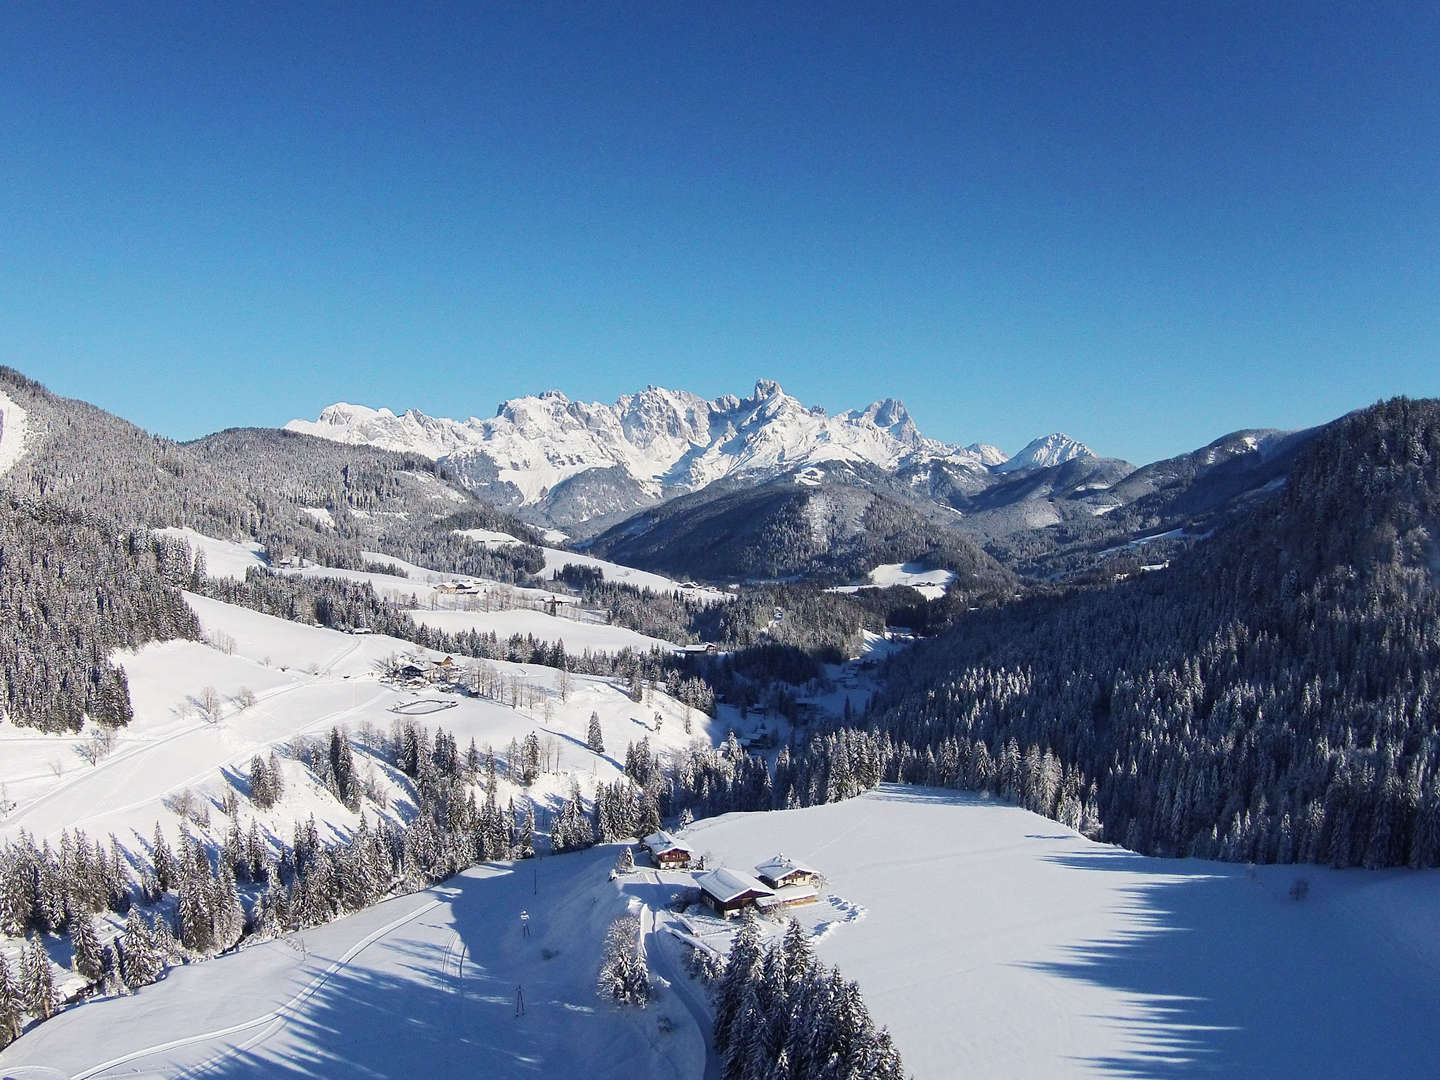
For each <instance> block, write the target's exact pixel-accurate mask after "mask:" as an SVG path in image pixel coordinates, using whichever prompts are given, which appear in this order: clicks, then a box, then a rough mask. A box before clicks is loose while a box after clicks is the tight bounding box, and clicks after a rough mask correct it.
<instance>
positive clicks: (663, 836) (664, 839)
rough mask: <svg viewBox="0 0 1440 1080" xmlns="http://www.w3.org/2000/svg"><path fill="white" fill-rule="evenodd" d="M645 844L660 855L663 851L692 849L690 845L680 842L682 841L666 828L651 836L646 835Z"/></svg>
mask: <svg viewBox="0 0 1440 1080" xmlns="http://www.w3.org/2000/svg"><path fill="white" fill-rule="evenodd" d="M644 844H645V846H646V847H647V848H649V849H650V851H651V852H652V853H654V854H656V855H659V854H660V853H661V852H662V851H689V850H690V849H689V847H687V846H686V845H684V844H682V843H680V841H678V840H676V839H675V838H674V837H673V836H671V835H670V834H669V833H667V832H665V831H664V830H661V831H660V832H656V833H651V834H650V835H649V836H647V837H645V840H644Z"/></svg>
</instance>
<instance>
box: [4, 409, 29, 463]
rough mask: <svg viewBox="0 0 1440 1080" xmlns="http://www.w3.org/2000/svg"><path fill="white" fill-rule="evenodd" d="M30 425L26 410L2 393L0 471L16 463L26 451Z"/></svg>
mask: <svg viewBox="0 0 1440 1080" xmlns="http://www.w3.org/2000/svg"><path fill="white" fill-rule="evenodd" d="M28 427H29V422H28V419H27V416H26V413H25V410H24V409H22V408H21V407H20V406H19V405H17V404H15V402H14V401H13V400H12V399H11V398H10V396H9V395H8V394H0V473H3V472H4V471H5V470H6V469H8V468H10V466H11V465H14V464H15V462H16V461H18V460H19V459H20V455H21V454H23V453H24V452H25V434H26V429H27V428H28Z"/></svg>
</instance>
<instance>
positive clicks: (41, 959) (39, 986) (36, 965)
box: [21, 934, 55, 1020]
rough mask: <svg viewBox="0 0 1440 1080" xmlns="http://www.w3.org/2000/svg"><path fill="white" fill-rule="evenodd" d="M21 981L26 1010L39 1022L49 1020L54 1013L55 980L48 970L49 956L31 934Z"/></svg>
mask: <svg viewBox="0 0 1440 1080" xmlns="http://www.w3.org/2000/svg"><path fill="white" fill-rule="evenodd" d="M21 979H22V981H23V983H24V987H25V1007H26V1009H27V1010H28V1011H29V1012H30V1013H31V1014H32V1015H34V1016H36V1017H38V1018H39V1019H41V1020H48V1019H50V1015H51V1013H53V1012H54V1011H55V979H54V976H53V973H52V972H51V970H50V954H49V953H47V952H46V951H45V946H44V945H42V944H41V943H40V939H39V938H38V937H36V936H35V935H33V934H32V935H30V940H29V943H28V944H27V945H26V946H25V953H24V959H23V964H22V968H21Z"/></svg>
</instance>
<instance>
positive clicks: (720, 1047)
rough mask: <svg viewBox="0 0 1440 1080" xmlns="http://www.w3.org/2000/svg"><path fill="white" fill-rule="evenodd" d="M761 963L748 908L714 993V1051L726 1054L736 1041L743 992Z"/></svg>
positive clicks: (757, 935) (757, 937) (755, 925)
mask: <svg viewBox="0 0 1440 1080" xmlns="http://www.w3.org/2000/svg"><path fill="white" fill-rule="evenodd" d="M760 960H761V951H760V925H759V923H757V922H756V921H755V916H754V913H753V912H751V911H750V910H749V909H748V908H747V909H746V911H745V914H744V915H743V916H742V920H741V923H740V929H739V930H738V931H737V932H736V934H735V937H734V939H733V940H732V941H731V942H730V955H729V957H728V958H727V960H726V961H725V974H724V975H722V976H721V977H720V986H719V989H718V990H717V991H716V994H715V1051H716V1053H718V1054H721V1055H728V1054H729V1052H730V1048H731V1047H732V1046H733V1045H735V1043H737V1042H738V1041H739V1038H738V1036H739V1029H738V1022H739V1019H740V1014H741V1011H742V1010H743V1009H744V1007H745V992H746V987H747V986H748V985H749V983H750V980H751V979H752V978H754V976H755V973H756V971H757V970H758V969H759V965H760Z"/></svg>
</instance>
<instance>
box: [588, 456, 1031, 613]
mask: <svg viewBox="0 0 1440 1080" xmlns="http://www.w3.org/2000/svg"><path fill="white" fill-rule="evenodd" d="M938 513H939V511H935V514H937V515H938ZM593 550H594V551H595V552H596V553H597V554H602V555H604V556H605V557H606V558H614V559H617V560H619V561H620V562H623V563H625V564H627V565H632V566H645V567H654V568H656V569H661V570H668V571H670V572H672V573H675V574H679V575H681V576H691V577H699V578H705V579H708V580H723V579H727V578H728V579H731V580H737V579H738V580H774V579H786V578H797V577H802V576H803V577H809V578H815V579H820V580H832V581H837V582H838V581H850V580H856V579H858V578H860V577H862V576H863V575H864V574H865V573H866V572H867V571H869V570H870V569H872V568H873V567H875V566H876V565H878V564H880V563H894V562H910V561H917V562H922V563H924V564H925V565H926V566H927V567H931V568H940V567H943V568H945V569H948V570H954V571H955V572H956V574H957V575H958V577H959V579H960V587H961V588H962V589H963V590H965V591H969V592H974V591H988V590H990V589H993V588H1007V587H1009V586H1010V585H1012V584H1013V578H1012V577H1011V575H1010V574H1009V573H1008V572H1007V571H1006V570H1005V569H1004V568H1003V567H1001V566H1000V565H999V564H998V563H996V562H995V560H994V559H992V558H990V557H989V556H988V555H986V554H985V553H984V552H982V551H981V550H980V549H979V548H978V547H977V546H976V545H975V543H974V542H973V541H971V540H970V539H969V538H968V537H965V536H962V535H960V534H959V533H958V532H956V531H955V530H954V529H953V528H951V527H950V526H949V525H948V524H947V523H943V522H941V521H939V520H936V519H934V518H932V517H926V516H924V515H922V514H921V512H920V511H919V510H918V509H917V508H916V507H914V506H911V505H908V504H906V503H902V502H900V501H899V500H898V499H894V498H891V497H889V496H887V495H882V494H879V493H877V492H874V491H870V490H867V489H866V488H863V487H856V486H851V485H849V484H847V483H843V482H830V481H826V482H825V483H823V484H821V485H820V486H814V487H811V486H805V485H802V484H797V483H795V482H794V481H793V480H790V479H786V480H782V481H778V482H776V483H772V484H767V485H765V486H763V487H759V488H746V489H741V490H734V491H729V492H726V493H724V494H723V495H716V494H715V493H713V492H710V491H705V492H699V493H697V494H695V495H687V496H683V497H681V498H679V499H675V500H672V501H671V502H668V503H666V504H664V505H663V506H659V507H656V508H654V509H653V510H647V511H645V512H643V513H641V514H637V515H636V516H635V517H633V518H631V519H630V520H628V521H626V522H624V523H622V524H621V525H618V526H616V527H615V528H613V529H611V530H609V531H608V532H606V533H603V534H602V535H600V536H599V537H597V538H596V539H595V540H594V541H593Z"/></svg>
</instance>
